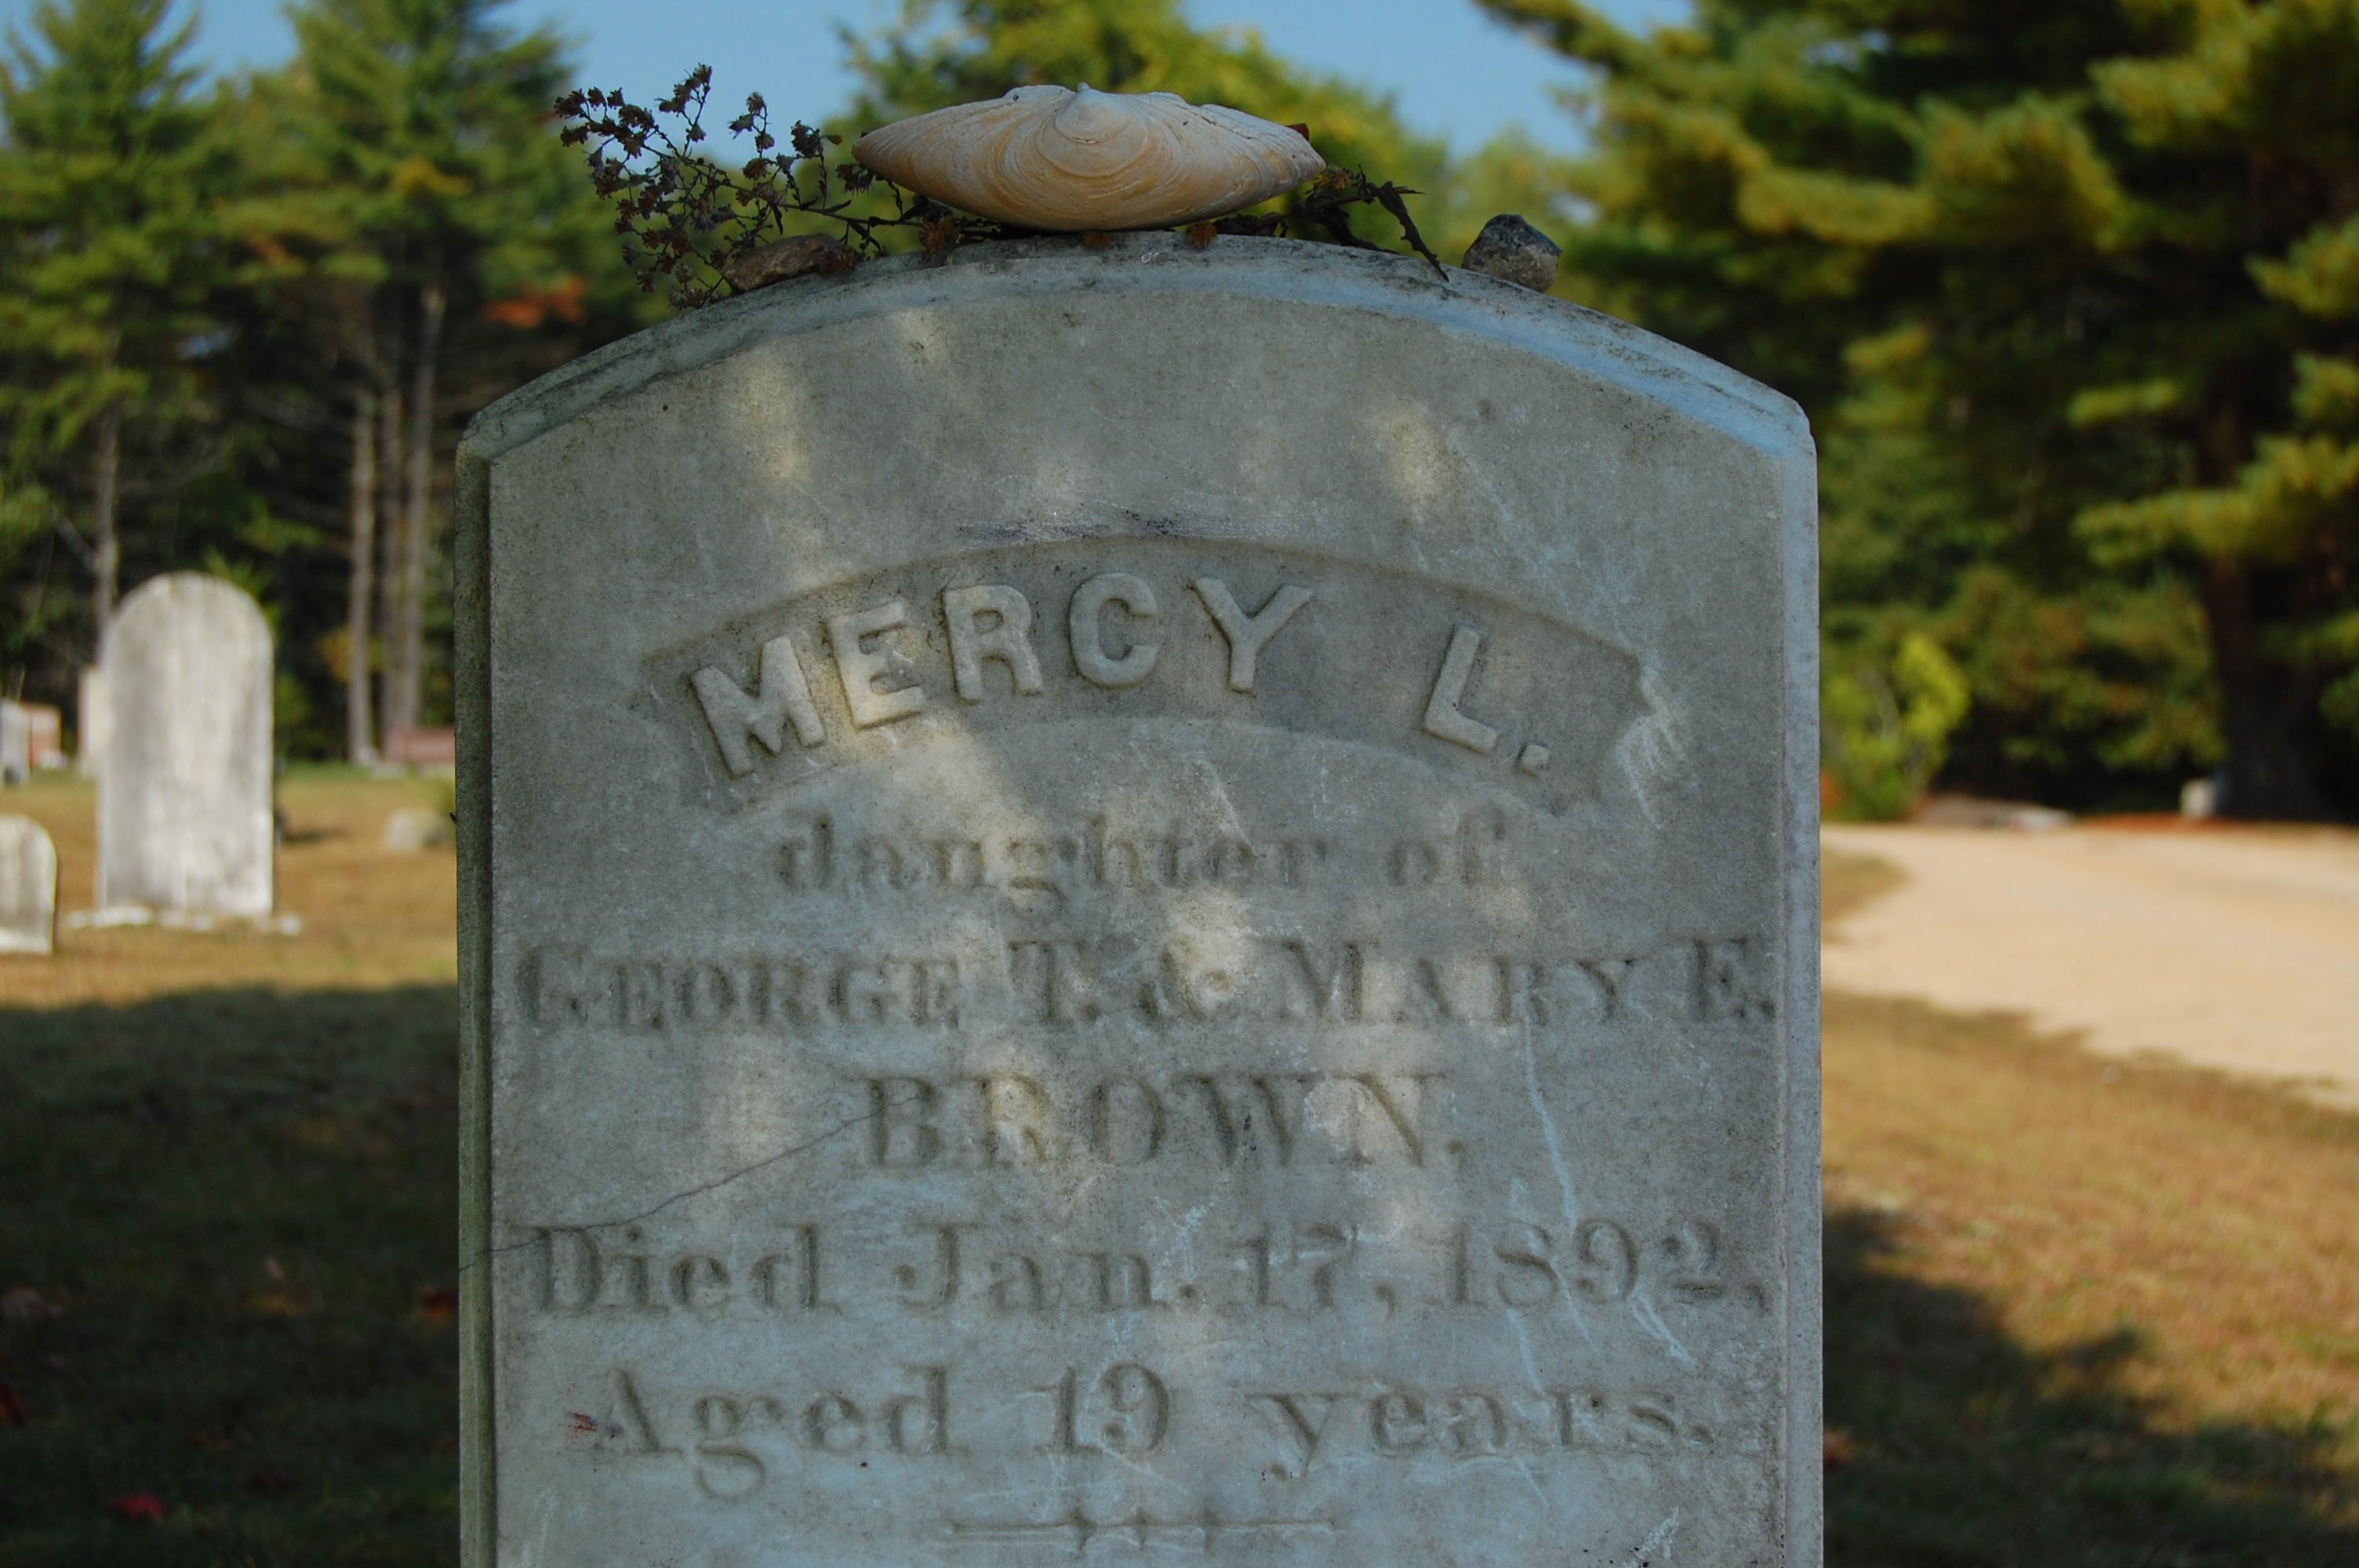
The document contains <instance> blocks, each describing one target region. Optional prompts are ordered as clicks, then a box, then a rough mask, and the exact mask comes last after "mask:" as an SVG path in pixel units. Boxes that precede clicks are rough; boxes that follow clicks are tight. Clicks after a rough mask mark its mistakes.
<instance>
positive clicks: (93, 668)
mask: <svg viewBox="0 0 2359 1568" xmlns="http://www.w3.org/2000/svg"><path fill="white" fill-rule="evenodd" d="M106 719H107V714H106V672H105V671H104V669H103V668H102V667H101V666H100V665H84V666H83V668H82V681H81V684H80V686H79V687H77V689H76V692H75V697H74V771H75V772H77V773H80V774H82V777H84V778H86V779H94V778H96V777H98V769H99V763H100V762H101V760H102V759H103V758H104V757H105V755H106V733H107V722H106Z"/></svg>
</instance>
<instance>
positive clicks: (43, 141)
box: [0, 0, 221, 662]
mask: <svg viewBox="0 0 2359 1568" xmlns="http://www.w3.org/2000/svg"><path fill="white" fill-rule="evenodd" d="M167 5H168V0H76V3H74V4H72V5H59V4H57V3H55V0H41V3H40V4H38V5H35V6H34V8H33V10H32V14H31V16H30V18H29V20H30V22H31V26H32V32H33V37H32V38H26V37H24V36H22V35H21V34H12V35H11V37H10V38H9V39H8V44H7V49H6V52H5V61H0V126H5V133H0V134H5V140H4V141H0V276H5V278H6V280H7V284H6V287H5V288H0V419H5V445H0V464H4V465H5V470H0V568H5V569H6V570H7V573H8V579H7V581H8V589H9V591H8V592H7V594H6V596H5V600H0V602H5V603H6V604H7V606H8V611H9V614H8V618H7V619H8V626H7V629H6V630H5V632H0V656H5V657H6V658H8V659H9V660H11V661H12V662H14V661H17V660H22V659H26V658H27V657H28V656H36V655H38V656H45V657H47V658H50V659H54V658H56V657H57V656H58V655H59V654H60V652H62V651H63V650H61V649H60V646H59V643H58V637H59V633H60V628H61V627H62V626H64V625H65V624H66V623H67V620H66V617H65V615H64V614H63V611H62V605H61V602H60V600H61V599H62V595H54V594H53V591H52V585H53V584H54V583H55V582H56V580H57V578H56V575H54V574H53V572H52V570H51V569H50V568H51V566H52V564H53V548H50V549H39V550H38V554H39V558H38V561H34V560H33V559H32V557H34V556H35V555H36V553H37V549H38V547H39V546H48V545H49V544H50V542H51V541H57V540H62V541H64V542H65V543H66V544H67V545H68V546H70V549H71V554H73V555H74V556H76V557H80V563H81V564H82V566H83V567H84V568H85V570H86V572H87V575H88V578H89V579H90V582H91V585H92V586H91V602H90V617H91V624H92V627H93V628H94V629H95V631H96V632H100V633H103V629H104V626H105V623H106V622H107V620H108V618H109V617H110V616H111V615H112V614H113V612H114V600H115V598H116V596H117V593H118V591H119V589H120V586H121V581H122V576H123V568H124V558H125V557H124V546H123V524H124V521H125V515H126V512H127V513H128V514H129V515H130V517H131V518H132V519H133V520H134V521H135V522H136V519H137V518H138V516H139V515H140V514H141V513H142V511H143V509H144V508H145V507H146V506H147V503H150V502H153V501H154V500H156V499H157V492H158V488H159V487H158V483H157V482H156V481H158V480H159V479H163V478H166V477H168V476H172V475H174V474H176V473H178V472H179V470H180V469H181V467H182V462H183V460H184V458H185V454H183V453H180V452H177V451H175V450H174V448H175V446H176V444H178V443H179V440H180V438H184V437H185V435H186V434H187V430H188V427H189V425H190V420H191V418H192V416H194V415H195V414H196V413H197V411H198V410H199V409H200V407H201V405H202V402H203V400H204V397H205V395H206V390H207V389H206V385H205V382H204V378H203V375H202V373H201V368H200V367H199V366H198V364H197V363H196V362H195V360H196V355H195V353H194V349H195V346H196V345H197V343H198V342H199V341H200V340H201V338H202V337H203V336H204V335H205V334H206V333H207V332H209V331H210V330H212V328H213V325H214V317H213V315H212V309H211V307H212V304H213V300H212V292H213V287H214V286H215V284H216V283H217V282H218V281H219V279H220V277H221V247H220V243H219V240H220V236H219V234H218V232H217V231H216V229H215V226H214V224H213V222H212V216H211V211H210V198H212V196H214V195H216V194H217V193H218V192H219V191H220V189H221V185H220V182H219V181H218V180H217V179H216V178H214V170H215V168H217V155H218V152H219V148H218V146H214V145H212V140H211V133H210V122H209V120H208V117H207V115H206V114H205V112H204V109H203V106H202V105H201V103H199V102H198V101H197V100H196V98H195V97H194V95H193V92H192V83H193V80H194V79H193V77H192V75H191V73H190V71H189V70H188V69H187V68H186V67H185V66H184V65H183V64H182V57H183V56H184V54H185V52H186V50H187V48H188V44H189V33H188V30H187V29H186V28H185V27H183V28H180V29H179V30H177V31H171V32H168V31H167V30H166V27H165V11H166V8H167ZM134 476H139V477H136V478H135V477H134ZM126 501H127V502H128V503H129V505H128V507H126V505H125V503H126ZM134 558H135V560H139V561H140V564H142V565H144V564H145V562H144V560H142V559H140V557H136V556H135V557H134ZM19 563H25V564H26V565H29V566H31V567H32V568H33V570H32V572H31V576H30V579H29V580H28V579H27V576H26V575H25V574H24V567H23V566H20V565H19Z"/></svg>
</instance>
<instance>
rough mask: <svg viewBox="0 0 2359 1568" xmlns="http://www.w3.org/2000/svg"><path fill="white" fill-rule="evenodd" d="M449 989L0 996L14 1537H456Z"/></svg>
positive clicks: (402, 1555)
mask: <svg viewBox="0 0 2359 1568" xmlns="http://www.w3.org/2000/svg"><path fill="white" fill-rule="evenodd" d="M456 1019H457V1000H456V994H455V992H454V991H453V989H452V988H451V987H450V986H447V985H431V986H413V987H408V988H405V989H391V990H378V991H353V992H340V991H304V992H296V993H278V992H274V991H270V990H266V989H224V990H218V991H201V992H189V993H182V994H178V995H173V996H169V997H164V998H159V999H157V1000H149V1001H142V1002H137V1003H133V1004H128V1005H125V1006H120V1007H79V1008H65V1009H58V1010H54V1011H49V1010H40V1011H35V1010H21V1009H9V1008H5V1007H0V1292H6V1293H5V1296H0V1383H5V1385H7V1387H6V1389H5V1390H0V1565H5V1568H36V1565H38V1568H49V1565H53V1564H54V1565H57V1568H65V1565H67V1564H72V1565H74V1568H92V1565H111V1564H132V1563H137V1564H142V1565H149V1564H160V1565H176V1564H196V1563H206V1564H213V1563H219V1564H247V1563H253V1564H281V1563H284V1564H297V1563H300V1564H305V1565H307V1568H310V1565H317V1564H323V1563H337V1564H362V1565H379V1564H386V1565H390V1564H412V1563H417V1564H424V1563H451V1562H452V1561H453V1560H454V1559H455V1557H456V1554H457V1531H456V1528H455V1523H454V1519H455V1514H456V1508H457V1461H456V1441H455V1434H456V1431H457V1420H458V1417H457V1403H458V1400H457V1392H456V1380H457V1346H456V1333H455V1328H454V1325H453V1324H452V1322H451V1308H452V1304H453V1298H452V1296H451V1290H452V1287H453V1286H454V1285H455V1283H456V1279H455V1276H456V1273H457V1261H456V1252H457V1239H456V1233H455V1222H454V1219H453V1212H454V1206H455V1204H456V1196H457V1194H456V1187H457V1178H456V1173H455V1171H454V1169H453V1167H454V1163H455V1159H454V1153H453V1150H454V1147H455V1131H456V1113H455V1107H454V1104H453V1099H454V1093H455V1080H456V1070H457V1069H456V1032H457V1024H456ZM143 1496H144V1497H147V1498H153V1499H155V1502H156V1503H157V1504H159V1505H160V1507H161V1509H162V1519H161V1520H160V1521H159V1522H139V1521H138V1520H137V1519H136V1517H135V1518H132V1519H125V1518H122V1517H119V1516H120V1515H122V1514H130V1515H133V1516H136V1515H138V1514H140V1513H141V1512H143V1511H145V1509H146V1505H144V1504H143V1503H141V1502H140V1501H139V1500H138V1499H140V1498H142V1497H143Z"/></svg>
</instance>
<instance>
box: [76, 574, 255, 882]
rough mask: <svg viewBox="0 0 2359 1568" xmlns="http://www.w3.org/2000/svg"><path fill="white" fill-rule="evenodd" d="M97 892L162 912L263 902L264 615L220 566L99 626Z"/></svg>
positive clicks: (148, 591) (131, 600)
mask: <svg viewBox="0 0 2359 1568" xmlns="http://www.w3.org/2000/svg"><path fill="white" fill-rule="evenodd" d="M103 687H104V690H105V705H106V708H107V710H108V725H107V729H108V735H107V739H106V742H105V749H104V752H103V765H102V767H101V768H100V770H99V779H98V903H99V907H100V908H101V909H102V910H112V909H123V908H142V909H151V910H155V911H158V912H159V913H161V914H167V915H171V916H194V917H199V918H206V917H212V916H233V917H244V918H255V919H258V918H261V917H264V916H266V915H268V914H270V912H271V902H272V891H273V879H272V866H271V855H272V838H273V827H272V821H271V806H270V769H271V744H270V723H271V718H270V699H271V658H270V628H269V624H268V622H266V621H265V620H264V619H263V615H262V607H261V606H260V605H257V604H256V603H255V601H254V600H253V598H252V597H251V596H250V595H248V594H247V593H246V592H245V590H244V589H240V588H238V587H237V586H235V585H234V584H233V583H228V582H224V581H223V580H222V579H219V578H212V577H206V576H203V575H201V574H199V573H195V572H175V573H171V574H169V575H168V576H164V577H158V578H151V579H148V580H147V581H146V582H144V583H142V584H141V585H140V586H139V587H138V588H137V589H135V590H134V591H133V592H132V593H131V594H129V595H128V596H127V597H125V600H123V603H122V606H121V608H120V609H118V610H117V611H116V612H115V618H114V624H113V626H112V627H110V628H109V630H108V632H107V636H106V649H105V654H104V665H103Z"/></svg>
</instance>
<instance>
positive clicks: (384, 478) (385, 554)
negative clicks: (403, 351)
mask: <svg viewBox="0 0 2359 1568" xmlns="http://www.w3.org/2000/svg"><path fill="white" fill-rule="evenodd" d="M379 364H380V365H381V367H382V368H381V369H380V371H379V372H378V375H377V383H376V540H377V550H378V552H379V553H378V556H377V573H376V590H377V613H376V627H377V643H378V648H379V651H380V652H381V653H382V654H384V657H385V666H384V674H383V676H382V678H381V679H380V680H379V682H378V684H377V691H378V693H379V695H380V697H381V698H382V701H381V704H380V706H379V708H378V710H377V717H378V719H380V720H381V721H382V722H383V724H384V726H385V729H386V730H388V731H389V730H392V729H393V728H394V727H395V726H396V725H397V724H398V723H399V722H400V720H398V719H396V718H395V717H394V715H393V694H394V692H395V691H396V690H397V688H398V687H400V685H401V666H402V660H403V659H404V658H405V657H407V656H408V649H407V648H406V647H404V646H403V645H402V642H401V637H400V633H399V628H400V625H401V537H402V510H401V475H402V470H403V466H404V465H403V463H402V451H401V383H400V380H399V378H398V376H397V373H396V371H395V368H394V362H393V359H392V356H391V354H390V352H388V353H387V354H386V357H384V358H383V359H381V360H380V361H379Z"/></svg>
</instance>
